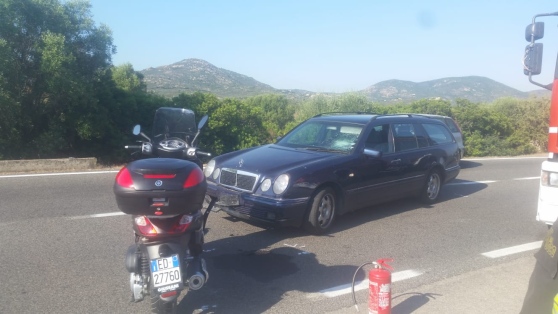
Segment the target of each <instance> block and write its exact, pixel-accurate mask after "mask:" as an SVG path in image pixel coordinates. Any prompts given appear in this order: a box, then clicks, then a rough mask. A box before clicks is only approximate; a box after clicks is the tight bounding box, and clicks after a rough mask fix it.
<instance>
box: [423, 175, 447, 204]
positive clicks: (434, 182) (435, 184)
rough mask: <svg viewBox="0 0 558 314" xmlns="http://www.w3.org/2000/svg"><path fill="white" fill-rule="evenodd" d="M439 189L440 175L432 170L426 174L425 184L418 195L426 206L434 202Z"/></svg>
mask: <svg viewBox="0 0 558 314" xmlns="http://www.w3.org/2000/svg"><path fill="white" fill-rule="evenodd" d="M441 188H442V176H441V175H440V171H439V170H436V169H433V170H432V171H430V173H429V174H428V176H427V178H426V184H425V185H424V187H423V188H422V191H421V193H420V198H421V200H422V201H423V202H425V203H427V204H432V203H434V202H436V200H437V199H438V196H439V195H440V189H441Z"/></svg>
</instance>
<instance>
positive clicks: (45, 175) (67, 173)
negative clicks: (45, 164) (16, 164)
mask: <svg viewBox="0 0 558 314" xmlns="http://www.w3.org/2000/svg"><path fill="white" fill-rule="evenodd" d="M117 172H118V171H117V170H109V171H88V172H59V173H34V174H14V175H4V176H0V179H2V178H24V177H47V176H69V175H76V174H103V173H117Z"/></svg>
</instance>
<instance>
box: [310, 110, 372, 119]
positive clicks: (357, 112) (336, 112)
mask: <svg viewBox="0 0 558 314" xmlns="http://www.w3.org/2000/svg"><path fill="white" fill-rule="evenodd" d="M342 114H370V115H373V114H375V115H377V114H378V113H374V112H364V111H348V112H344V111H333V112H322V113H318V114H317V115H315V116H313V117H312V118H316V117H321V116H334V115H342Z"/></svg>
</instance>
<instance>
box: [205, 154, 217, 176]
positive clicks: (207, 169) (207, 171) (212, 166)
mask: <svg viewBox="0 0 558 314" xmlns="http://www.w3.org/2000/svg"><path fill="white" fill-rule="evenodd" d="M213 170H215V160H214V159H211V160H210V161H209V162H208V163H207V165H205V168H204V169H203V174H205V177H206V178H209V176H210V175H211V174H212V173H213Z"/></svg>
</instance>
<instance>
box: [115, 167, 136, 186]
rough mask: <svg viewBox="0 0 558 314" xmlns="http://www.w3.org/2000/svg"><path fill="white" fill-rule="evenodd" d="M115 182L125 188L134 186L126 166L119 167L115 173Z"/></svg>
mask: <svg viewBox="0 0 558 314" xmlns="http://www.w3.org/2000/svg"><path fill="white" fill-rule="evenodd" d="M116 183H117V184H118V185H120V186H121V187H124V188H127V189H131V188H133V187H134V180H132V175H131V174H130V171H128V168H126V167H124V168H122V169H120V171H119V172H118V174H117V175H116Z"/></svg>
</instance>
